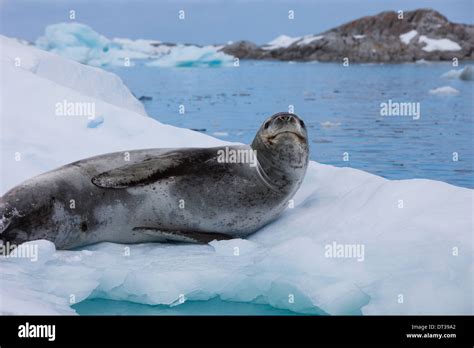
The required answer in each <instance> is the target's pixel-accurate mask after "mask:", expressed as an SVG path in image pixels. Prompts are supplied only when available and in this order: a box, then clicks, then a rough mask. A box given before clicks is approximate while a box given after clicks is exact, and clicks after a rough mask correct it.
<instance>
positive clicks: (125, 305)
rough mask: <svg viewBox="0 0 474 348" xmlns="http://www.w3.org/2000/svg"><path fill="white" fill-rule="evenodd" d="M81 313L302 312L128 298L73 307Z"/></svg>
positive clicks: (213, 301)
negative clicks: (167, 303)
mask: <svg viewBox="0 0 474 348" xmlns="http://www.w3.org/2000/svg"><path fill="white" fill-rule="evenodd" d="M72 307H73V308H74V309H75V310H76V312H77V313H78V314H79V315H300V314H298V313H295V312H291V311H288V310H284V309H278V308H274V307H272V306H269V305H264V304H254V303H245V302H230V301H223V300H221V299H219V298H212V299H210V300H208V301H186V302H184V303H183V304H181V305H179V306H175V307H170V306H164V305H158V306H149V305H143V304H137V303H133V302H127V301H111V300H104V299H91V300H86V301H83V302H80V303H78V304H76V305H74V306H72Z"/></svg>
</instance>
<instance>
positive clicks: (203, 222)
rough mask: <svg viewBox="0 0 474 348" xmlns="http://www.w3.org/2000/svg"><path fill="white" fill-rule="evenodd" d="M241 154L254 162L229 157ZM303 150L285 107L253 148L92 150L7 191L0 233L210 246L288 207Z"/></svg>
mask: <svg viewBox="0 0 474 348" xmlns="http://www.w3.org/2000/svg"><path fill="white" fill-rule="evenodd" d="M229 153H230V155H229ZM246 153H249V154H250V156H247V158H252V155H251V154H253V160H248V161H242V160H241V161H237V160H236V158H237V157H238V156H236V155H238V154H246ZM224 154H225V156H228V158H227V159H226V158H225V156H224ZM232 154H233V155H234V156H233V157H232ZM243 157H245V156H243ZM308 157H309V144H308V137H307V131H306V126H305V124H304V122H303V121H302V120H301V119H300V118H299V117H298V116H296V115H294V114H290V113H284V112H283V113H278V114H275V115H273V116H271V117H269V118H268V119H267V120H266V121H265V122H264V123H263V124H262V126H261V127H260V128H259V130H258V132H257V134H256V136H255V138H254V140H253V142H252V143H251V144H250V145H235V146H221V147H212V148H163V149H147V150H134V151H129V152H125V153H124V152H116V153H110V154H105V155H99V156H96V157H92V158H88V159H84V160H80V161H77V162H74V163H70V164H67V165H65V166H63V167H60V168H57V169H55V170H52V171H49V172H47V173H44V174H41V175H39V176H36V177H34V178H32V179H30V180H27V181H25V182H23V183H22V184H20V185H18V186H16V187H14V188H13V189H11V190H10V191H8V192H7V193H5V194H4V195H3V196H2V197H1V198H0V238H1V240H2V241H3V243H6V242H9V243H10V244H16V245H18V244H20V243H23V242H25V241H32V240H38V239H46V240H49V241H51V242H53V243H54V244H55V246H56V248H57V249H72V248H77V247H82V246H85V245H89V244H93V243H98V242H104V241H108V242H116V243H144V242H191V243H207V242H209V241H212V240H214V239H217V240H220V239H232V238H241V237H246V236H248V235H249V234H251V233H253V232H255V231H257V230H258V229H260V228H261V227H263V226H264V225H266V224H268V223H269V222H271V221H273V220H275V219H276V218H277V217H278V216H279V215H280V214H281V213H282V211H283V210H284V209H285V208H286V206H287V204H288V201H289V200H290V199H291V198H292V197H293V195H294V194H295V193H296V191H297V190H298V188H299V187H300V185H301V182H302V181H303V178H304V176H305V173H306V169H307V166H308ZM245 162H247V163H245Z"/></svg>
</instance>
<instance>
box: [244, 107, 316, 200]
mask: <svg viewBox="0 0 474 348" xmlns="http://www.w3.org/2000/svg"><path fill="white" fill-rule="evenodd" d="M251 146H252V149H253V150H256V151H257V159H258V162H259V166H258V167H259V169H260V171H261V172H262V173H261V175H262V177H264V178H267V179H268V181H269V184H270V185H271V186H273V188H276V189H277V190H279V191H287V192H288V191H295V190H296V189H297V188H298V187H299V185H300V184H301V181H302V180H303V177H304V174H305V173H306V168H307V166H308V158H309V143H308V134H307V131H306V125H305V124H304V122H303V120H301V119H300V118H299V117H298V116H296V115H295V114H290V113H287V112H280V113H278V114H275V115H273V116H271V117H269V118H268V119H267V120H266V121H265V122H264V123H263V124H262V126H261V127H260V129H259V130H258V132H257V135H256V136H255V139H254V141H253V142H252V145H251Z"/></svg>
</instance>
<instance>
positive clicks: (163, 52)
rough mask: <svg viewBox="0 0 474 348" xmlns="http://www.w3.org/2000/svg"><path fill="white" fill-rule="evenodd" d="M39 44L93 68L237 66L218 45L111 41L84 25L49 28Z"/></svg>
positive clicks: (39, 39) (121, 39)
mask: <svg viewBox="0 0 474 348" xmlns="http://www.w3.org/2000/svg"><path fill="white" fill-rule="evenodd" d="M35 44H36V46H37V47H39V48H41V49H44V50H47V51H51V52H54V53H56V54H58V55H61V56H63V57H66V58H69V59H73V60H75V61H78V62H80V63H83V64H88V65H93V66H108V65H116V66H133V65H134V64H135V61H136V60H151V62H149V64H148V65H149V66H159V67H174V66H233V65H232V63H233V57H232V56H229V55H227V54H224V53H223V52H219V51H218V50H219V47H217V46H205V47H198V46H184V45H175V46H174V45H167V44H164V43H162V42H160V41H156V40H144V39H139V40H130V39H123V38H115V39H108V38H106V37H105V36H103V35H100V34H99V33H97V32H95V31H94V30H93V29H92V28H90V27H89V26H87V25H85V24H81V23H58V24H52V25H49V26H47V27H46V29H45V33H44V35H43V36H41V37H39V38H38V39H37V40H36V42H35ZM183 61H184V63H183Z"/></svg>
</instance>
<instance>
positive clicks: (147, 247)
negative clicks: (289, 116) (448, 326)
mask: <svg viewBox="0 0 474 348" xmlns="http://www.w3.org/2000/svg"><path fill="white" fill-rule="evenodd" d="M0 43H1V46H2V59H1V64H2V72H3V75H2V87H3V90H4V96H3V100H4V103H3V105H2V124H3V129H2V132H1V138H0V141H1V144H2V147H1V156H2V169H1V170H2V171H1V175H2V182H1V185H2V186H1V191H2V193H4V192H5V191H6V190H8V189H10V188H11V187H12V186H14V185H16V184H18V183H20V182H21V181H23V180H25V179H27V178H29V177H31V176H33V175H36V174H39V173H41V172H43V171H46V170H50V169H53V168H55V167H57V166H59V165H63V164H66V163H68V162H71V161H75V160H78V159H80V158H85V157H89V156H93V155H97V154H100V153H106V152H112V151H124V150H129V149H136V148H149V147H175V146H180V147H183V146H189V147H204V146H205V147H208V146H218V145H222V144H226V142H224V141H222V140H218V139H215V138H213V137H210V136H207V135H205V134H201V133H198V132H193V131H191V130H186V129H181V128H177V127H172V126H168V125H164V124H162V123H160V122H158V121H156V120H153V119H151V118H149V117H147V115H146V114H143V111H142V108H139V107H138V104H139V102H138V101H137V100H136V99H135V97H134V96H133V95H132V94H131V93H130V92H129V91H128V90H127V89H126V87H125V86H124V85H123V84H122V83H121V81H120V79H119V78H118V77H117V76H115V75H114V74H111V73H106V72H104V71H102V70H100V69H97V68H94V67H90V66H86V65H82V64H79V63H77V62H74V61H71V60H68V59H66V58H63V57H58V56H56V55H54V54H52V53H49V52H44V51H40V50H38V49H36V48H34V47H28V46H24V45H22V44H20V43H18V42H17V41H14V40H11V39H8V38H4V37H1V41H0ZM19 56H21V57H22V61H23V62H24V65H23V66H22V67H18V66H15V57H19ZM43 64H44V65H48V66H49V67H48V69H45V70H42V68H41V67H42V65H43ZM62 74H66V75H68V76H69V75H72V76H76V77H75V78H74V79H72V80H71V81H68V80H67V79H65V78H63V77H61V76H60V75H62ZM90 79H92V80H94V81H95V80H102V83H101V84H99V85H98V86H97V89H96V88H90V89H87V88H86V87H87V86H89V83H90V81H89V80H90ZM5 87H8V88H5ZM64 99H67V100H68V101H74V100H80V101H86V102H93V103H95V105H96V110H97V115H99V116H100V118H99V121H100V124H96V126H95V127H89V126H88V124H89V122H90V120H89V119H87V118H78V117H75V118H67V117H58V116H56V115H54V113H53V112H52V111H51V110H52V109H51V105H54V103H56V102H57V101H62V100H64ZM53 110H54V109H53ZM99 121H97V122H99ZM97 122H96V123H97ZM19 134H21V137H18V135H19ZM16 152H19V153H20V154H21V160H20V161H16V160H15V155H14V154H15V153H16ZM472 199H473V190H471V189H467V188H461V187H456V186H453V185H449V184H446V183H443V182H439V181H432V180H424V179H413V180H387V179H384V178H382V177H379V176H376V175H372V174H370V173H367V172H364V171H361V170H356V169H352V168H338V167H334V166H330V165H324V164H320V163H316V162H310V165H309V168H308V172H307V176H306V178H305V180H304V183H303V185H302V187H301V189H300V190H299V191H298V193H297V195H296V196H295V197H294V200H293V202H291V203H292V204H291V205H289V207H288V209H287V210H286V211H285V212H284V214H283V215H282V216H281V218H280V219H278V220H277V221H275V222H273V223H271V224H269V225H267V226H266V227H264V228H263V229H261V230H260V231H259V232H257V233H256V234H254V235H252V236H251V237H250V238H248V239H246V240H242V239H233V240H226V241H213V242H211V243H209V244H207V245H188V244H180V245H172V244H158V243H155V244H138V245H121V244H114V243H101V244H96V245H91V246H88V247H86V248H83V249H82V250H72V251H59V250H55V248H54V245H53V244H52V243H50V242H48V241H33V242H29V243H30V244H32V245H34V246H37V249H38V259H37V260H36V261H33V260H29V259H26V258H19V257H14V256H10V257H5V256H3V257H0V272H1V274H2V282H1V283H0V313H1V314H67V315H69V314H71V315H72V314H75V311H74V310H73V309H72V308H71V305H73V304H75V303H78V302H81V301H83V300H85V299H93V298H97V299H109V300H125V301H131V302H135V303H140V304H163V305H169V306H179V305H180V304H182V302H183V301H184V302H185V301H194V300H207V299H211V298H214V297H216V296H219V297H220V298H221V299H223V300H225V301H234V302H248V303H259V304H268V305H271V306H273V307H274V308H281V309H286V310H290V311H293V312H295V313H307V314H356V315H359V314H364V315H366V314H368V315H370V314H473V308H472V293H473V288H472V287H473V285H472V284H473V283H472V281H473V279H472V275H473V260H472V254H473V245H472V227H473V226H472ZM339 246H342V247H343V248H342V249H341V250H342V251H343V252H345V251H347V250H352V249H351V247H352V246H356V247H357V248H356V249H353V250H358V253H360V252H363V255H360V254H358V255H355V254H354V255H349V254H347V255H344V254H342V257H341V255H339V252H340V250H339ZM344 250H345V251H344ZM353 256H357V257H353Z"/></svg>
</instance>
